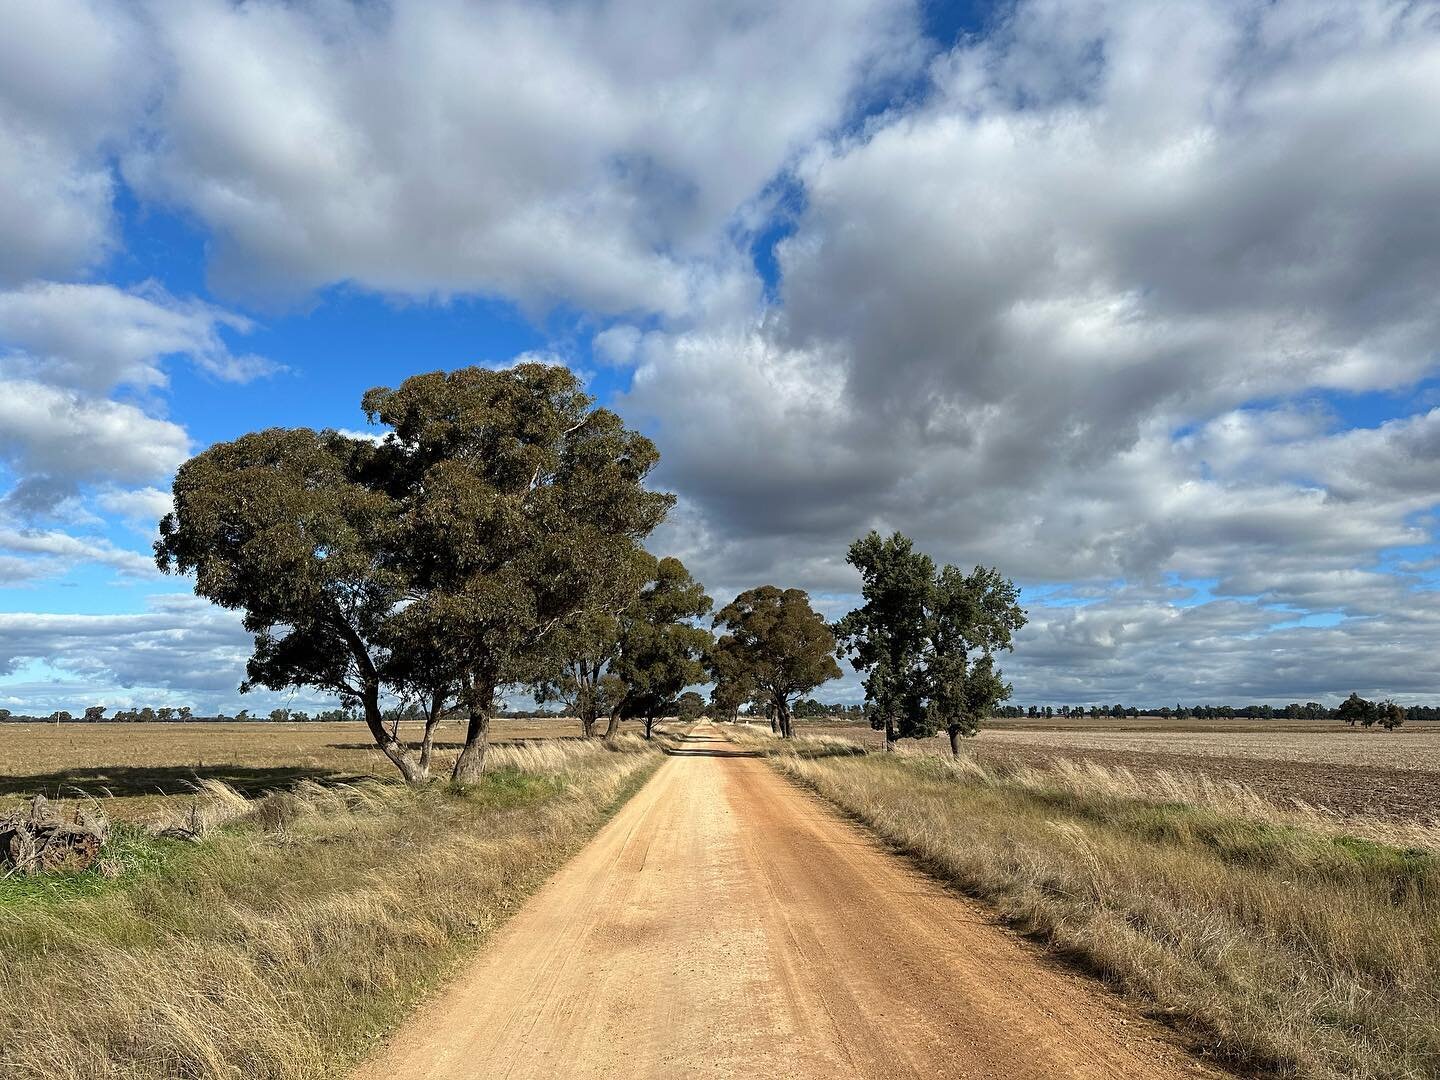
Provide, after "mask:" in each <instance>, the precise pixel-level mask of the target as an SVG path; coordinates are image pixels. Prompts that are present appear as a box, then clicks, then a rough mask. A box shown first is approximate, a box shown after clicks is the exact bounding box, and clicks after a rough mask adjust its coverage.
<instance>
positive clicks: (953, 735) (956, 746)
mask: <svg viewBox="0 0 1440 1080" xmlns="http://www.w3.org/2000/svg"><path fill="white" fill-rule="evenodd" d="M950 756H951V757H959V756H960V725H959V724H951V725H950Z"/></svg>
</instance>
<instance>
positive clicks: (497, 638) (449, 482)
mask: <svg viewBox="0 0 1440 1080" xmlns="http://www.w3.org/2000/svg"><path fill="white" fill-rule="evenodd" d="M363 407H364V410H365V412H366V414H367V416H368V417H369V418H370V420H371V421H372V422H378V423H381V424H384V425H386V426H388V427H389V428H390V429H391V430H390V432H389V434H387V435H386V436H385V438H384V439H383V441H381V442H380V443H378V444H376V443H373V442H372V441H370V440H366V439H355V438H349V437H346V436H343V435H340V434H337V433H335V432H314V431H310V430H308V429H289V430H287V429H271V430H269V431H263V432H258V433H255V434H253V435H246V436H243V437H241V438H240V439H237V440H234V441H233V442H227V443H219V444H216V445H215V446H212V447H211V448H210V449H208V450H206V451H204V452H203V453H201V454H199V455H197V456H196V457H195V458H193V459H191V460H190V461H189V462H187V463H186V464H185V465H183V466H182V467H181V469H180V471H179V473H178V474H177V476H176V480H175V489H174V494H175V510H174V512H173V513H171V514H169V515H167V516H166V518H165V519H164V520H163V521H162V522H161V525H160V532H161V536H160V540H159V541H158V542H157V544H156V559H157V562H158V563H159V565H160V566H161V568H162V569H164V570H166V571H170V572H179V573H193V574H194V575H195V590H196V592H197V593H199V594H200V595H201V596H205V597H207V598H209V599H211V600H212V601H214V602H216V603H218V604H220V605H222V606H224V607H228V608H231V609H235V610H239V611H241V612H242V613H243V618H244V624H245V627H246V629H247V630H249V631H250V632H251V633H252V634H254V635H255V646H254V653H253V655H252V656H251V658H250V661H249V662H248V664H247V668H246V681H245V684H244V686H243V687H242V689H247V688H249V687H251V686H266V687H269V688H272V689H282V688H285V687H291V686H302V685H303V686H314V687H317V688H321V689H325V690H329V691H332V692H334V693H336V694H337V695H338V696H340V697H341V699H342V702H343V703H344V704H347V705H349V704H355V705H359V706H360V707H361V709H362V714H363V716H364V718H365V722H366V724H367V726H368V727H369V729H370V732H371V735H372V737H373V738H374V739H375V741H376V744H377V745H378V746H379V747H380V749H381V751H382V752H383V753H385V755H386V756H387V757H389V758H390V760H391V761H393V762H394V763H395V765H396V766H397V768H399V770H400V772H401V774H402V775H403V776H404V777H405V778H406V779H407V780H409V781H411V782H416V781H419V780H422V779H424V778H425V771H426V770H425V768H424V767H422V762H421V760H420V759H418V758H416V757H415V755H414V753H413V752H412V751H411V750H410V749H409V748H408V747H407V746H406V745H405V744H404V743H403V742H402V741H401V740H400V738H399V734H398V730H395V729H392V728H390V727H388V726H387V725H386V723H385V721H384V717H383V715H382V711H381V699H382V697H383V696H386V695H390V694H395V695H398V696H401V697H406V696H410V697H413V698H415V699H417V700H420V701H422V702H424V703H425V705H426V707H427V709H428V712H429V715H430V718H431V723H432V728H433V721H434V720H435V719H437V718H438V716H439V715H440V713H441V712H442V711H443V710H444V709H445V708H446V707H447V706H449V705H453V706H454V707H455V708H458V709H459V710H461V711H462V712H463V714H464V715H465V717H466V719H467V730H466V737H465V743H464V746H463V747H462V750H461V753H460V755H459V757H458V758H457V760H456V763H455V767H454V770H453V772H452V778H453V779H455V780H457V781H461V782H468V781H472V780H474V779H475V778H476V777H478V776H479V774H480V772H481V770H482V769H483V765H484V757H485V750H486V746H487V744H488V737H489V725H490V717H491V714H492V713H493V711H494V708H495V699H496V693H497V691H498V690H499V688H500V687H502V686H504V685H506V684H508V683H511V682H515V681H520V680H522V679H524V678H526V677H527V675H528V674H529V673H530V672H532V671H533V670H534V669H535V665H536V663H537V656H538V655H540V653H541V652H542V650H543V649H544V647H545V646H546V645H547V644H548V639H549V636H550V635H551V634H552V633H554V632H555V630H556V629H557V628H558V627H561V626H562V625H564V624H565V623H566V621H567V620H572V619H575V618H577V617H578V616H579V615H580V614H581V613H582V612H585V611H587V610H589V609H590V608H591V607H593V605H594V604H595V603H596V602H597V600H599V599H600V598H603V597H604V596H605V595H606V589H607V588H608V585H607V583H608V582H610V581H611V580H613V578H614V576H615V574H616V573H617V572H618V571H619V569H620V568H623V567H625V566H627V565H628V564H629V563H630V561H631V560H633V559H635V558H636V556H637V553H638V552H639V551H640V543H641V541H642V540H643V539H644V537H645V536H647V535H648V534H649V533H650V532H651V531H652V530H653V529H654V528H655V526H656V525H658V524H659V522H660V521H661V520H662V519H663V517H664V515H665V513H666V511H667V510H668V508H669V506H670V505H671V503H672V502H673V497H672V496H670V495H666V494H663V493H658V492H652V491H649V490H648V489H647V488H646V487H645V483H644V481H645V478H646V476H647V475H648V473H649V471H650V470H651V468H653V466H654V464H655V462H656V460H657V458H658V454H657V453H656V451H655V448H654V445H653V444H652V443H651V442H650V441H649V440H648V439H645V438H644V437H643V436H641V435H639V434H637V433H635V432H632V431H630V430H628V429H626V428H625V426H624V424H623V423H622V422H621V421H620V418H619V417H618V416H616V415H615V414H614V413H612V412H610V411H608V410H605V409H596V408H593V402H592V400H591V399H590V398H589V396H588V395H586V394H585V393H584V392H583V389H582V388H581V386H580V383H579V381H578V380H577V379H576V378H575V376H574V375H573V374H572V373H571V372H569V371H568V370H567V369H565V368H563V367H557V366H550V365H544V364H520V365H517V366H516V367H514V368H511V369H509V370H506V371H491V370H488V369H483V368H463V369H461V370H458V371H454V372H449V373H445V372H435V373H432V374H426V375H418V376H414V377H412V378H409V379H406V380H405V381H404V382H403V383H402V384H401V385H400V386H399V387H398V388H396V389H393V390H391V389H386V388H379V389H375V390H371V391H369V392H368V393H367V394H366V395H365V397H364V401H363ZM426 757H427V761H426V764H428V755H426Z"/></svg>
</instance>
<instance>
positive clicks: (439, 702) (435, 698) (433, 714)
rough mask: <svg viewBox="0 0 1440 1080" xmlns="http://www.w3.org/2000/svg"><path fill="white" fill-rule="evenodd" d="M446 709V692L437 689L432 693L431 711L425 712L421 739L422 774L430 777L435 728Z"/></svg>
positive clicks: (425, 777) (424, 776) (423, 776)
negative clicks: (423, 732) (423, 731)
mask: <svg viewBox="0 0 1440 1080" xmlns="http://www.w3.org/2000/svg"><path fill="white" fill-rule="evenodd" d="M444 710H445V693H444V692H443V691H439V690H437V691H436V692H435V693H433V694H431V695H430V711H429V712H428V713H426V714H425V734H424V736H423V737H422V738H421V740H420V776H421V777H422V778H423V779H426V780H428V779H429V778H430V759H431V757H432V756H433V754H434V752H435V728H436V726H437V725H438V724H439V723H440V714H441V713H442V712H444Z"/></svg>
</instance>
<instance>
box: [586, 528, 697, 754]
mask: <svg viewBox="0 0 1440 1080" xmlns="http://www.w3.org/2000/svg"><path fill="white" fill-rule="evenodd" d="M645 558H647V559H648V560H649V565H650V568H651V569H650V572H649V574H648V578H649V580H648V582H647V584H646V585H645V587H644V588H643V589H642V590H641V592H640V595H639V596H638V597H637V598H636V599H635V602H634V603H632V604H631V605H630V606H629V607H628V608H626V609H625V611H624V612H623V613H622V614H621V616H620V618H619V645H618V649H617V653H616V656H615V659H614V660H613V661H612V664H611V674H612V675H613V677H614V679H615V681H616V686H617V688H618V692H617V697H616V702H615V705H614V708H613V709H612V712H611V717H612V721H614V722H612V725H611V727H612V728H614V727H615V726H616V723H615V722H618V720H619V718H620V717H621V716H638V717H642V718H644V720H645V734H646V737H647V738H648V737H649V735H650V728H651V725H652V724H653V723H654V721H655V718H656V717H658V716H662V715H664V714H666V713H669V712H672V711H675V710H676V708H677V705H676V701H675V698H676V696H677V695H679V693H680V692H681V691H682V690H684V689H685V687H687V686H691V685H693V684H695V683H698V682H703V681H704V679H705V664H704V661H705V657H706V654H707V653H708V652H709V649H710V645H711V642H712V638H711V635H710V631H708V630H706V629H705V628H704V627H702V626H696V625H694V624H693V623H692V622H691V620H692V619H698V618H700V617H701V616H703V615H705V614H707V613H708V612H709V611H710V605H711V600H710V597H709V596H707V595H706V594H705V589H704V586H702V585H701V584H700V583H699V582H698V581H696V580H695V579H694V578H693V577H691V576H690V571H689V570H687V569H685V564H684V563H682V562H681V561H680V560H679V559H675V558H665V559H655V558H654V557H653V556H645ZM697 696H698V695H697Z"/></svg>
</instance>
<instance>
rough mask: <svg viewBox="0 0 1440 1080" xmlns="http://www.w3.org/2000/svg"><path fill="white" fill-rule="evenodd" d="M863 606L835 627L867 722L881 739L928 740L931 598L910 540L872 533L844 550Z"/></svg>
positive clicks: (931, 584) (927, 576)
mask: <svg viewBox="0 0 1440 1080" xmlns="http://www.w3.org/2000/svg"><path fill="white" fill-rule="evenodd" d="M846 561H848V562H849V563H850V565H851V566H853V567H855V568H856V569H857V570H859V571H860V580H861V594H862V596H863V598H864V601H865V602H864V604H863V605H862V606H861V607H859V608H857V609H856V610H854V611H852V612H850V614H848V615H846V616H845V617H844V618H843V619H841V620H840V621H839V622H838V623H837V624H836V627H835V631H836V635H837V637H838V638H839V640H840V642H841V644H842V649H843V650H845V651H846V652H848V653H849V654H850V658H851V663H852V664H853V666H854V667H855V670H856V671H863V672H865V678H864V680H863V681H864V685H865V701H866V704H867V705H868V706H869V707H870V722H871V724H872V725H873V726H874V727H876V728H877V729H880V730H883V731H884V732H885V735H886V739H887V740H891V741H893V740H894V739H897V738H901V739H918V738H926V737H928V736H930V735H933V734H935V729H934V727H933V722H934V720H933V717H932V715H931V713H930V712H929V710H928V709H927V708H926V698H927V685H928V683H927V680H928V672H927V671H926V667H925V656H926V650H927V644H928V640H927V638H928V633H929V630H930V625H931V621H932V615H933V608H934V598H935V563H934V561H933V560H932V559H931V558H930V556H928V555H925V554H923V553H921V552H918V551H916V550H915V547H914V544H913V543H912V541H911V540H910V538H909V537H907V536H903V535H901V534H900V533H895V534H894V535H892V536H891V537H890V538H889V539H885V538H883V537H881V536H880V534H879V533H876V532H871V533H870V534H869V535H868V536H865V537H862V538H861V539H859V540H856V541H855V542H854V543H853V544H851V545H850V550H849V553H848V554H847V556H846Z"/></svg>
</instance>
